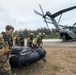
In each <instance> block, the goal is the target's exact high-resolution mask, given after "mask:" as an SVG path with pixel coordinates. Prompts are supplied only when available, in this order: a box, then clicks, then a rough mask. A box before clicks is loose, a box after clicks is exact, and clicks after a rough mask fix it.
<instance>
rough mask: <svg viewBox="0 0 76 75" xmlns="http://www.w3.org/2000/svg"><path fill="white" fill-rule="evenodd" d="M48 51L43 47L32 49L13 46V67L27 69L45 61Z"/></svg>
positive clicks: (11, 61) (11, 60) (11, 63)
mask: <svg viewBox="0 0 76 75" xmlns="http://www.w3.org/2000/svg"><path fill="white" fill-rule="evenodd" d="M45 55H46V50H45V49H44V48H42V47H38V48H30V47H23V46H13V47H12V49H11V58H10V65H11V67H25V66H28V65H30V64H32V63H35V62H37V61H39V60H40V59H43V58H44V57H45Z"/></svg>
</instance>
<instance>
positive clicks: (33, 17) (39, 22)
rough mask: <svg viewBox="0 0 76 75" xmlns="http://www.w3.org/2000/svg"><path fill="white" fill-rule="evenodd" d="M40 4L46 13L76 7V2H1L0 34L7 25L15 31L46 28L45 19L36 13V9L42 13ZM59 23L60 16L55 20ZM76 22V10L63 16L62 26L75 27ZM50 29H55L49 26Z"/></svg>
mask: <svg viewBox="0 0 76 75" xmlns="http://www.w3.org/2000/svg"><path fill="white" fill-rule="evenodd" d="M39 4H40V5H41V6H42V8H43V11H44V13H46V11H50V12H51V14H54V13H55V12H57V11H59V10H62V9H65V8H68V7H72V6H76V0H0V32H1V31H4V30H5V26H6V25H12V26H14V28H15V30H23V29H26V28H27V29H31V30H35V29H38V28H42V27H46V28H47V26H46V24H45V22H44V20H43V18H42V17H41V16H39V15H37V14H35V13H34V9H35V10H37V11H38V12H40V13H41V10H40V8H39ZM55 19H56V20H57V21H58V19H59V16H58V17H56V18H55ZM75 22H76V9H74V10H71V11H69V12H66V13H64V14H63V15H62V18H61V21H60V24H63V25H71V26H72V25H73V24H74V23H75ZM48 25H49V28H50V29H52V28H55V27H54V25H52V24H48Z"/></svg>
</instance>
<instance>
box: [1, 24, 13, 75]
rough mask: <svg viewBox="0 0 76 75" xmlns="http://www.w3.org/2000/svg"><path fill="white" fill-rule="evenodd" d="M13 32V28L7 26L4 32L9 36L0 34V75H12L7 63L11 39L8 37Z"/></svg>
mask: <svg viewBox="0 0 76 75" xmlns="http://www.w3.org/2000/svg"><path fill="white" fill-rule="evenodd" d="M13 30H14V28H13V27H12V26H10V25H7V26H6V31H7V33H8V35H9V36H8V35H7V34H6V32H4V33H2V34H0V75H12V72H11V66H10V63H9V58H10V55H11V51H10V49H9V48H11V47H10V44H11V40H12V38H11V37H10V35H11V34H12V32H13ZM10 39H11V40H10ZM12 43H13V41H12ZM12 45H13V44H12Z"/></svg>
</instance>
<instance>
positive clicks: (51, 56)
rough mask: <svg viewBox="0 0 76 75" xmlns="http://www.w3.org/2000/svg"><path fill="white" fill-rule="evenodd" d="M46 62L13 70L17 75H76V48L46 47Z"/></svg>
mask: <svg viewBox="0 0 76 75" xmlns="http://www.w3.org/2000/svg"><path fill="white" fill-rule="evenodd" d="M44 48H45V50H46V52H47V53H46V57H45V58H46V60H47V63H45V64H44V62H43V61H42V60H40V61H38V62H36V63H34V64H32V65H30V66H28V67H25V68H12V72H13V73H17V75H76V46H45V47H44Z"/></svg>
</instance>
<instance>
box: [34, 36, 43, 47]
mask: <svg viewBox="0 0 76 75" xmlns="http://www.w3.org/2000/svg"><path fill="white" fill-rule="evenodd" d="M41 44H42V45H43V42H42V38H41V36H40V35H38V36H37V37H36V38H35V39H34V46H35V47H39V46H41Z"/></svg>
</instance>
